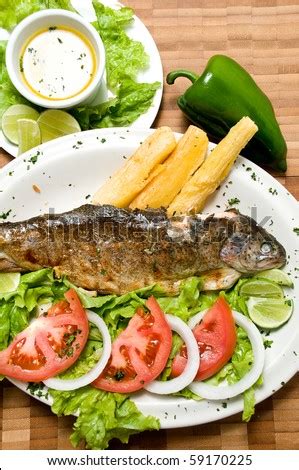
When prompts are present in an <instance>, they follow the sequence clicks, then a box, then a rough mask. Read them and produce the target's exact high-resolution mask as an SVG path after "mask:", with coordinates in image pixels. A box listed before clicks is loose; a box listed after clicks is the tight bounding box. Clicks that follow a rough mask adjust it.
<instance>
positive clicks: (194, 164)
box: [130, 126, 209, 209]
mask: <svg viewBox="0 0 299 470" xmlns="http://www.w3.org/2000/svg"><path fill="white" fill-rule="evenodd" d="M208 143H209V141H208V138H207V135H206V133H205V132H203V131H202V130H201V129H199V128H198V127H195V126H190V127H189V128H188V129H187V131H186V133H185V134H184V135H183V137H182V138H181V139H180V141H179V142H178V144H177V146H176V148H175V149H174V151H173V152H172V154H171V155H170V156H169V157H168V158H167V160H165V162H164V163H163V164H162V165H161V168H160V169H159V170H158V171H157V173H158V174H156V176H154V177H152V175H150V176H149V182H148V184H147V185H146V186H145V188H144V189H143V190H142V191H141V193H139V194H138V196H137V197H136V198H135V199H134V200H133V201H132V203H131V204H130V208H131V209H135V208H138V209H145V208H146V207H152V208H158V207H161V206H163V207H168V206H169V204H170V203H171V202H172V201H173V199H174V198H175V197H176V195H177V194H178V193H179V192H180V190H181V189H182V187H183V186H184V184H185V183H186V182H187V181H188V179H189V178H190V176H191V175H192V174H193V173H194V172H195V171H196V170H197V168H199V167H200V165H201V164H202V162H203V161H204V158H205V156H206V152H207V148H208Z"/></svg>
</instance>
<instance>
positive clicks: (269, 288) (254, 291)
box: [239, 279, 283, 298]
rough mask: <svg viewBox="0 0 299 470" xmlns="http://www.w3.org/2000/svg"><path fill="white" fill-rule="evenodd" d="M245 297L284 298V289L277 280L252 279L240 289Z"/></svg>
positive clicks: (240, 292)
mask: <svg viewBox="0 0 299 470" xmlns="http://www.w3.org/2000/svg"><path fill="white" fill-rule="evenodd" d="M239 294H240V295H243V296H245V297H267V298H283V290H282V288H281V287H280V286H278V285H277V284H275V282H272V281H267V280H266V279H250V280H249V281H247V282H245V283H244V284H243V285H242V286H241V287H240V290H239Z"/></svg>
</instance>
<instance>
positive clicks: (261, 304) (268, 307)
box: [246, 297, 294, 329]
mask: <svg viewBox="0 0 299 470" xmlns="http://www.w3.org/2000/svg"><path fill="white" fill-rule="evenodd" d="M246 304H247V308H248V313H249V316H250V318H251V320H252V321H253V322H254V323H255V324H256V325H258V326H259V327H261V328H266V329H272V328H278V327H279V326H281V325H283V324H284V323H285V322H287V321H288V319H289V318H290V316H291V315H292V313H293V308H294V304H293V301H292V300H289V299H288V300H286V299H258V298H256V297H251V298H250V299H249V300H248V301H247V302H246Z"/></svg>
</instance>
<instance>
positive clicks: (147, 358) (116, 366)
mask: <svg viewBox="0 0 299 470" xmlns="http://www.w3.org/2000/svg"><path fill="white" fill-rule="evenodd" d="M146 306H147V308H148V309H149V310H150V312H145V311H144V310H143V309H142V308H138V309H137V311H136V313H135V315H134V316H133V317H132V318H131V320H130V321H129V323H128V326H127V328H126V329H125V330H124V331H123V332H122V333H121V334H120V335H119V336H118V337H117V338H116V340H115V341H114V342H113V344H112V353H111V357H110V360H109V362H108V364H107V366H106V368H105V369H104V371H103V372H102V374H101V375H100V376H99V377H98V378H97V380H95V382H94V383H93V385H94V386H95V387H97V388H100V389H102V390H107V391H108V392H119V393H129V392H135V391H136V390H140V389H141V388H143V386H144V385H145V384H146V383H148V382H151V381H152V380H154V379H156V378H157V377H158V375H160V373H161V372H162V370H163V369H164V368H165V366H166V363H167V360H168V357H169V354H170V350H171V344H172V334H171V329H170V327H169V325H168V323H167V320H166V317H165V315H164V313H163V312H162V310H161V309H160V307H159V304H158V302H157V301H156V299H155V298H154V297H150V298H149V299H148V301H147V302H146Z"/></svg>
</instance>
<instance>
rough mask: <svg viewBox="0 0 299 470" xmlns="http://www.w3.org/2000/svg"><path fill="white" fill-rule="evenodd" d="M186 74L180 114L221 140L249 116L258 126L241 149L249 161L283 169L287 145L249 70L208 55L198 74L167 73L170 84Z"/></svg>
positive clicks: (284, 167) (179, 71) (232, 62)
mask: <svg viewBox="0 0 299 470" xmlns="http://www.w3.org/2000/svg"><path fill="white" fill-rule="evenodd" d="M178 77H186V78H189V80H191V82H192V83H193V85H192V86H190V87H189V88H188V89H187V90H186V92H185V93H184V94H183V95H182V96H180V97H179V98H178V105H179V107H180V108H181V110H182V111H183V112H184V114H185V115H186V116H187V117H188V118H189V119H190V120H191V121H192V122H193V123H194V124H195V125H197V126H199V127H202V128H203V129H204V130H205V131H206V132H207V133H208V135H209V136H210V138H211V139H212V140H215V141H216V142H218V141H219V140H221V139H222V138H223V137H224V136H225V135H226V134H227V133H228V131H229V129H230V128H231V127H232V126H234V125H235V124H236V123H237V122H238V121H239V120H240V119H241V118H242V117H243V116H249V117H250V118H251V119H252V120H253V121H254V122H255V123H256V125H257V126H258V128H259V130H258V132H257V133H256V135H255V136H254V137H253V138H252V140H251V141H250V142H249V143H248V144H247V146H246V147H245V149H244V150H243V152H242V153H243V155H244V156H247V157H248V158H250V159H251V160H252V161H254V162H256V163H258V164H262V165H268V166H270V167H272V168H273V169H275V170H279V171H286V169H287V163H286V154H287V146H286V142H285V140H284V138H283V135H282V133H281V130H280V128H279V125H278V122H277V120H276V117H275V113H274V110H273V106H272V104H271V102H270V100H269V98H268V97H267V96H266V95H265V94H264V93H263V92H262V90H261V89H260V88H259V87H258V85H257V84H256V83H255V81H254V80H253V78H252V77H251V76H250V75H249V73H248V72H247V71H246V70H245V69H244V68H243V67H241V65H239V64H238V63H237V62H235V61H234V60H233V59H231V58H230V57H227V56H224V55H215V56H213V57H211V58H210V60H209V61H208V63H207V66H206V68H205V70H204V72H203V74H202V75H200V76H199V75H196V74H195V73H192V72H189V71H188V70H175V71H173V72H170V73H169V74H168V75H167V78H166V81H167V83H168V84H169V85H172V84H173V83H174V81H175V80H176V78H178Z"/></svg>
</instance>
